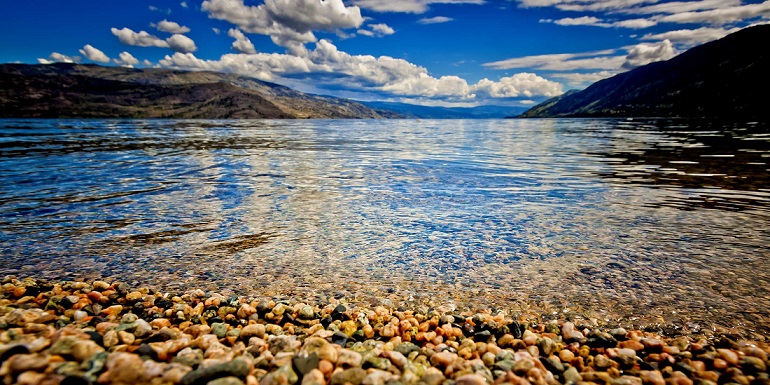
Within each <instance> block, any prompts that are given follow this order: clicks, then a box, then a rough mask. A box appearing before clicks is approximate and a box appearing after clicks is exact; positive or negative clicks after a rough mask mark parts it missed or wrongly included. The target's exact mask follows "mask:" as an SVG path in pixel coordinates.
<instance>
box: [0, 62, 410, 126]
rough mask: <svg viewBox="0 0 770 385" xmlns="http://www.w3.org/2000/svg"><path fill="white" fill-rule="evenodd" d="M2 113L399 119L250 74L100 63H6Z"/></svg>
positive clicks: (1, 74)
mask: <svg viewBox="0 0 770 385" xmlns="http://www.w3.org/2000/svg"><path fill="white" fill-rule="evenodd" d="M0 117H40V118H59V117H67V118H208V119H227V118H231V119H256V118H271V119H291V118H298V119H308V118H367V119H372V118H398V117H401V116H400V115H399V114H396V113H393V112H391V111H385V110H376V109H373V108H369V107H367V106H365V105H363V104H361V103H358V102H355V101H352V100H348V99H342V98H334V97H329V96H320V95H313V94H306V93H303V92H300V91H297V90H294V89H291V88H289V87H285V86H281V85H278V84H275V83H269V82H264V81H261V80H257V79H254V78H249V77H245V76H239V75H233V74H225V73H216V72H207V71H202V72H190V71H179V70H172V69H160V68H152V69H134V68H124V67H108V66H100V65H93V64H70V63H55V64H46V65H29V64H0Z"/></svg>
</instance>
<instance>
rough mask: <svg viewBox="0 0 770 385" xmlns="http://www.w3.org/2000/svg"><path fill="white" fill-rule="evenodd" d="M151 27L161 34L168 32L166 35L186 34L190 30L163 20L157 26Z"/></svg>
mask: <svg viewBox="0 0 770 385" xmlns="http://www.w3.org/2000/svg"><path fill="white" fill-rule="evenodd" d="M150 25H151V26H152V27H155V28H156V29H157V30H158V31H161V32H168V33H187V32H190V28H187V27H185V26H183V25H179V24H178V23H175V22H173V21H168V20H165V19H164V20H163V21H161V22H160V23H158V24H150Z"/></svg>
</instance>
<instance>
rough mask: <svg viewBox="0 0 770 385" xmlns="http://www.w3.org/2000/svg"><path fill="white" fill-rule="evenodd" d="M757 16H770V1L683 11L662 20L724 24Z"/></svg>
mask: <svg viewBox="0 0 770 385" xmlns="http://www.w3.org/2000/svg"><path fill="white" fill-rule="evenodd" d="M757 17H763V18H768V17H770V1H765V2H763V3H760V4H747V5H739V6H733V7H727V8H718V9H712V10H708V11H699V12H696V11H693V12H682V13H675V14H671V15H667V16H664V17H662V18H661V19H660V21H661V22H669V23H709V24H713V25H722V24H727V23H734V22H737V21H743V20H747V19H754V18H757Z"/></svg>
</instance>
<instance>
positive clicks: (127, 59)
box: [112, 51, 146, 68]
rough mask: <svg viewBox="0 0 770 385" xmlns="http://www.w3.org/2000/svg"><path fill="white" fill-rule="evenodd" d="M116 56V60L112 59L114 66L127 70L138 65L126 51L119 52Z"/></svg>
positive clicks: (135, 59)
mask: <svg viewBox="0 0 770 385" xmlns="http://www.w3.org/2000/svg"><path fill="white" fill-rule="evenodd" d="M118 56H119V58H118V59H112V61H113V62H115V64H118V65H121V66H123V67H128V68H133V67H134V66H135V65H137V64H139V60H138V59H137V58H135V57H134V55H131V54H130V53H128V52H126V51H123V52H121V53H120V55H118ZM145 61H146V60H145Z"/></svg>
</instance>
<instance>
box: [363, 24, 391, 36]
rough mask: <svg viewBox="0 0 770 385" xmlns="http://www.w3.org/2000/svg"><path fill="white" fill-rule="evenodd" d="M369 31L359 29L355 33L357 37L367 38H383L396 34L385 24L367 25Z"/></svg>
mask: <svg viewBox="0 0 770 385" xmlns="http://www.w3.org/2000/svg"><path fill="white" fill-rule="evenodd" d="M367 27H369V28H370V29H368V30H367V29H359V30H357V31H356V33H358V34H359V35H364V36H369V37H383V36H386V35H392V34H394V33H396V30H394V29H393V28H391V27H390V26H388V25H387V24H369V25H367Z"/></svg>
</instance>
